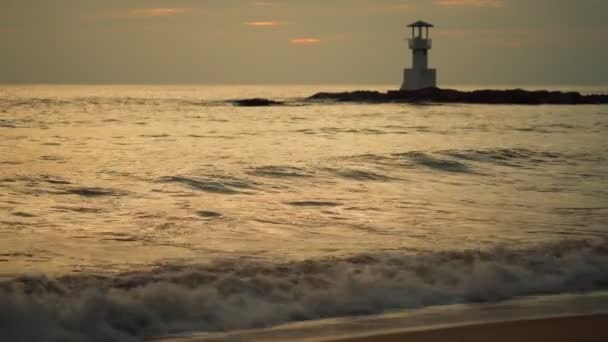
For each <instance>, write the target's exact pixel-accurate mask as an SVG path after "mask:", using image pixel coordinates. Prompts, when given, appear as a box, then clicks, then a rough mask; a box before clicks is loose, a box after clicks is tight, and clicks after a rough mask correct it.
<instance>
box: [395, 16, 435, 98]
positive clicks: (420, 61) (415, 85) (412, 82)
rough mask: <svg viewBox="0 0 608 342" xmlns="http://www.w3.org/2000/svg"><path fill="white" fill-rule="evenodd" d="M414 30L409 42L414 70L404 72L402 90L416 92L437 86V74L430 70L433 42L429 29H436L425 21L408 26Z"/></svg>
mask: <svg viewBox="0 0 608 342" xmlns="http://www.w3.org/2000/svg"><path fill="white" fill-rule="evenodd" d="M408 27H411V28H412V38H411V39H410V40H409V45H410V49H411V50H412V68H411V69H405V70H404V71H403V85H402V86H401V90H416V89H422V88H428V87H436V86H437V73H436V70H435V69H429V68H428V66H429V50H430V49H431V47H432V42H433V41H432V40H431V39H429V28H431V27H434V26H433V25H432V24H429V23H427V22H424V21H421V20H419V21H417V22H415V23H413V24H410V25H408Z"/></svg>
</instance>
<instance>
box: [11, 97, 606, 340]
mask: <svg viewBox="0 0 608 342" xmlns="http://www.w3.org/2000/svg"><path fill="white" fill-rule="evenodd" d="M390 88H392V87H391V86H390V85H373V86H370V85H343V86H339V85H318V86H253V85H252V86H195V85H175V86H166V85H163V86H150V85H145V86H135V85H116V86H110V85H88V86H82V85H74V86H70V85H61V86H59V85H23V86H20V85H4V86H0V340H2V341H144V340H148V339H152V338H158V337H160V336H171V335H176V334H177V335H179V334H190V333H208V334H213V333H226V332H234V331H240V330H243V329H259V328H262V329H263V328H270V327H275V326H278V325H282V324H286V323H293V322H303V321H316V320H321V319H331V318H344V317H365V316H368V315H378V314H380V315H382V314H388V313H391V312H396V311H403V310H417V309H425V308H426V309H428V308H434V307H442V306H449V305H466V304H470V303H501V302H503V301H506V300H513V299H516V300H521V299H522V298H523V299H525V298H533V297H535V296H539V295H569V296H575V297H576V296H577V295H584V294H588V293H597V292H598V291H599V292H601V291H605V290H608V106H606V105H603V106H602V105H579V106H570V105H536V106H521V105H471V104H433V103H421V104H364V103H339V102H309V101H305V98H306V97H307V96H310V95H313V94H314V93H316V92H320V91H348V90H356V89H372V90H388V89H390ZM456 88H458V89H472V88H478V87H464V86H461V87H456ZM486 88H488V87H487V86H486ZM538 88H551V87H538ZM553 88H555V87H553ZM564 89H568V90H577V91H581V92H583V93H603V94H606V93H608V87H587V88H581V87H564ZM560 90H563V89H560ZM252 97H263V98H269V99H274V100H278V101H284V102H285V104H284V105H281V106H270V107H238V106H234V105H233V104H232V102H231V101H232V100H235V99H243V98H252ZM603 303H604V304H600V302H599V301H598V302H597V305H595V306H594V309H604V310H608V305H606V301H604V302H603ZM599 305H603V306H602V307H599ZM592 306H593V305H592Z"/></svg>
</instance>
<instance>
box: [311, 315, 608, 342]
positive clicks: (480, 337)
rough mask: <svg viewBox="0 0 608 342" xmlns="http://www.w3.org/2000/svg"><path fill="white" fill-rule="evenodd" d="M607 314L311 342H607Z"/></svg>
mask: <svg viewBox="0 0 608 342" xmlns="http://www.w3.org/2000/svg"><path fill="white" fill-rule="evenodd" d="M607 324H608V314H602V315H586V316H567V317H554V318H539V319H528V320H515V321H503V322H484V323H478V324H474V323H472V324H463V325H456V326H439V327H427V328H422V329H417V330H405V331H393V332H390V331H386V332H379V333H376V334H369V335H358V336H350V337H343V338H329V339H318V340H310V342H313V341H315V342H372V341H375V342H397V341H410V342H419V341H420V342H442V341H468V342H477V341H479V342H482V341H483V342H485V341H493V342H503V341H504V342H510V341H518V342H543V341H547V342H575V341H608V329H605V327H606V325H607Z"/></svg>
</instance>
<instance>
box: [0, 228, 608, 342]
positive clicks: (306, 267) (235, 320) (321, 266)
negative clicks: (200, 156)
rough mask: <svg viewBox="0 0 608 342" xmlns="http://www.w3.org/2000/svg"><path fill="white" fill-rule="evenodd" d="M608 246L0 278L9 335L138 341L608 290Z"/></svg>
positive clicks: (4, 333)
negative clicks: (412, 309)
mask: <svg viewBox="0 0 608 342" xmlns="http://www.w3.org/2000/svg"><path fill="white" fill-rule="evenodd" d="M607 242H608V241H606V240H605V239H601V240H584V241H582V240H581V241H562V242H554V243H548V244H544V245H538V246H536V247H534V248H532V247H529V248H507V247H504V246H503V247H494V248H490V249H485V250H459V251H456V250H455V251H444V252H427V253H418V254H414V253H401V254H400V253H376V254H365V255H357V256H352V257H344V258H325V259H318V260H306V261H297V262H283V263H276V262H274V263H273V262H263V261H251V260H247V259H231V260H223V261H216V262H213V263H210V264H207V265H198V266H186V265H181V266H164V267H161V268H157V269H154V270H149V271H142V272H136V273H128V274H121V275H116V276H102V275H97V276H96V275H88V276H87V275H73V276H64V277H61V278H49V277H46V276H22V277H17V278H14V279H10V280H6V281H4V282H3V283H0V339H1V340H6V341H33V340H35V341H87V340H88V341H108V340H111V341H141V340H143V339H145V338H147V337H150V336H157V335H161V334H167V333H179V332H186V331H226V330H233V329H243V328H258V327H267V326H271V325H275V324H280V323H285V322H290V321H299V320H310V319H319V318H325V317H337V316H352V315H365V314H374V313H380V312H383V311H386V310H391V309H405V308H417V307H424V306H430V305H443V304H452V303H464V302H488V301H498V300H503V299H508V298H513V297H516V296H526V295H532V294H550V293H565V292H580V291H592V290H599V289H606V288H608V247H606V246H608V244H607ZM31 327H36V329H31Z"/></svg>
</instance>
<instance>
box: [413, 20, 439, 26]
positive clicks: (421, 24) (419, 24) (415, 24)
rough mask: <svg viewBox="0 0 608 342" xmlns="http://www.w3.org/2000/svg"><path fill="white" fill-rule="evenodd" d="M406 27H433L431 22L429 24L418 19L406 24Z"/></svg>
mask: <svg viewBox="0 0 608 342" xmlns="http://www.w3.org/2000/svg"><path fill="white" fill-rule="evenodd" d="M407 27H435V26H434V25H433V24H429V23H427V22H426V21H422V20H418V21H417V22H415V23H411V24H409V25H407Z"/></svg>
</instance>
